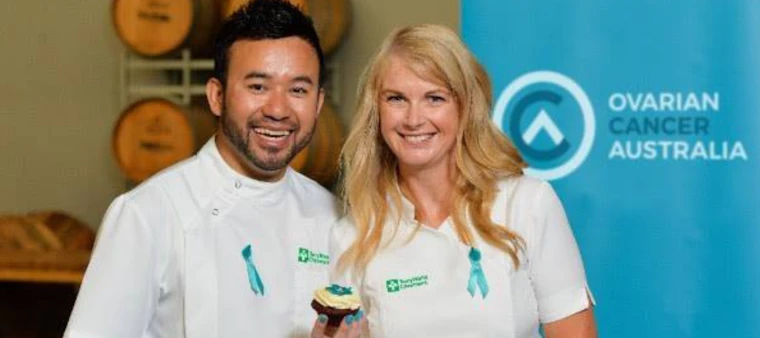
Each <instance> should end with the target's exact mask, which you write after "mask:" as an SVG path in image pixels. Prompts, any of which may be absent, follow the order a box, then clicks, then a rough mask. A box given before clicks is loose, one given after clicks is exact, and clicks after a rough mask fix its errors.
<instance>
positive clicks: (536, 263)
mask: <svg viewBox="0 0 760 338" xmlns="http://www.w3.org/2000/svg"><path fill="white" fill-rule="evenodd" d="M498 188H499V189H500V191H499V193H498V195H497V197H496V199H495V201H494V204H493V208H492V213H491V217H492V219H493V220H494V221H495V222H496V223H497V224H506V225H507V226H509V228H510V229H512V230H513V231H515V232H516V233H518V234H519V235H520V236H521V237H522V238H523V239H524V240H525V243H526V250H524V251H523V252H521V253H520V255H519V256H520V261H521V264H520V267H519V269H517V270H515V268H514V265H513V263H512V260H511V259H510V257H509V256H508V255H507V254H506V253H504V252H503V251H499V250H498V249H496V248H495V247H493V246H490V245H488V244H487V243H485V242H484V241H483V240H482V239H481V238H480V237H477V233H476V232H475V230H474V229H473V234H475V236H476V237H477V238H476V242H477V244H476V245H477V248H478V249H479V250H480V251H481V254H482V258H481V260H480V262H481V266H482V269H483V272H484V274H485V277H486V280H487V282H488V286H489V292H488V294H487V295H486V297H485V298H483V297H482V295H481V293H480V291H476V293H475V296H471V295H470V293H469V292H468V291H467V285H468V280H469V276H470V269H471V262H470V260H469V258H468V253H469V251H470V247H469V246H467V245H465V244H464V243H463V242H462V241H460V240H459V238H458V236H457V234H456V230H455V228H454V225H453V223H452V222H451V220H450V219H447V220H446V221H444V223H443V224H442V225H441V226H440V228H438V229H433V228H430V227H426V226H422V227H421V228H419V231H417V232H416V234H415V229H416V228H417V224H418V223H416V221H414V206H413V205H412V204H411V203H410V202H409V201H407V200H404V201H403V202H404V203H403V204H404V205H403V207H404V210H403V212H402V218H401V224H400V226H399V228H398V232H397V235H396V237H395V238H394V239H393V240H392V241H387V240H385V239H384V241H385V242H384V244H383V245H387V246H386V247H383V248H382V249H380V250H379V251H378V254H377V256H375V258H374V259H373V260H372V261H371V262H370V263H369V265H368V266H367V270H366V273H365V275H364V277H363V278H362V279H361V280H358V281H356V282H354V281H352V275H351V273H350V272H347V273H344V274H341V275H338V274H337V273H336V272H335V271H334V266H333V268H332V270H333V271H332V272H331V280H332V282H336V283H343V284H352V285H355V286H357V287H358V289H359V293H360V296H361V298H362V306H363V308H364V309H365V311H366V314H367V320H368V324H369V325H368V330H369V332H368V334H369V336H370V337H372V338H377V337H394V338H395V337H437V338H439V337H452V338H464V337H499V338H503V337H540V335H539V331H538V330H539V323H547V322H552V321H556V320H558V319H562V318H564V317H567V316H569V315H572V314H574V313H577V312H579V311H581V310H583V309H585V308H587V307H588V306H589V298H590V297H591V293H590V291H589V288H588V284H587V282H586V277H585V272H584V269H583V263H582V261H581V256H580V253H579V250H578V246H577V244H576V242H575V239H574V238H573V234H572V231H571V229H570V227H569V225H568V221H567V218H566V216H565V212H564V210H563V208H562V205H561V203H560V201H559V199H558V198H557V195H556V194H555V193H554V190H552V188H551V186H550V185H549V184H547V183H545V182H543V181H539V180H537V179H534V178H529V177H525V176H521V177H512V178H507V179H503V180H501V181H500V182H498ZM393 222H394V221H393V220H391V221H389V223H387V224H386V226H385V228H386V229H385V230H384V231H385V235H384V236H386V237H385V238H387V236H390V235H391V234H392V232H393V230H392V228H393V227H392V223H393ZM355 233H356V232H355V228H354V225H353V223H352V222H351V221H350V220H349V219H347V218H344V219H342V220H341V221H340V222H339V223H338V224H337V225H336V227H335V228H334V229H333V231H332V234H331V236H330V255H331V257H333V258H334V260H337V258H338V257H339V256H340V254H341V253H343V252H344V251H345V250H346V249H347V248H348V246H349V245H350V244H351V243H352V242H353V240H354V238H355V236H356V235H355ZM412 235H413V237H411V240H410V236H412ZM592 302H593V300H592Z"/></svg>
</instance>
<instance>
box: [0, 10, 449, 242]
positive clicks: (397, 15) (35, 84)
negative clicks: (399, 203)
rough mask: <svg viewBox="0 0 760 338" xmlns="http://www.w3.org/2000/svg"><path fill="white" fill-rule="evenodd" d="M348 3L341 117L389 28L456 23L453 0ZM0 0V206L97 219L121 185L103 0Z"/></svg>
mask: <svg viewBox="0 0 760 338" xmlns="http://www.w3.org/2000/svg"><path fill="white" fill-rule="evenodd" d="M350 1H351V3H352V7H353V23H352V27H351V29H350V31H349V33H348V34H347V36H346V37H345V40H344V41H343V43H342V45H341V46H340V47H339V48H338V50H337V51H336V53H335V54H334V55H333V56H332V60H333V61H334V62H337V63H338V64H339V65H340V73H339V78H340V93H339V95H338V97H339V98H340V103H339V110H340V112H341V114H342V115H343V117H344V120H345V121H348V120H350V116H351V109H352V107H353V101H354V95H355V90H356V83H357V80H358V77H359V74H360V73H361V71H362V69H363V67H364V64H365V63H366V62H367V60H368V59H369V57H370V56H371V55H372V53H373V52H374V50H375V49H376V48H377V46H378V45H379V44H380V41H382V39H383V38H384V37H385V35H386V34H388V33H389V32H390V31H391V30H392V29H393V28H394V27H396V26H398V25H405V24H412V23H426V22H429V23H440V24H445V25H448V26H450V27H452V28H454V29H457V30H458V29H459V0H412V1H410V0H404V1H402V0H350ZM1 3H2V4H0V27H2V28H0V30H1V31H2V33H0V50H2V51H3V52H2V54H0V77H1V78H2V80H0V121H2V123H0V156H1V157H2V159H0V213H25V212H28V211H32V210H51V209H57V210H63V211H66V212H68V213H70V214H72V215H74V216H76V217H79V218H81V219H82V220H84V221H85V222H87V223H89V224H90V225H92V226H93V227H97V226H98V225H99V223H100V219H101V217H102V215H103V213H104V212H105V209H106V208H107V207H108V204H109V203H110V202H111V200H112V199H113V198H114V197H116V196H117V195H118V194H119V193H121V192H123V191H124V189H125V187H126V181H125V179H124V178H123V176H122V175H121V173H120V172H119V170H118V168H117V167H116V164H115V161H114V159H113V156H112V154H111V143H110V142H111V130H112V128H113V125H114V123H115V122H116V120H117V118H118V115H119V113H120V110H121V106H120V103H119V77H118V76H119V58H120V56H121V53H122V45H121V43H120V42H119V40H118V39H117V37H116V35H115V33H114V31H113V28H112V26H111V19H110V6H111V1H107V0H98V1H10V0H6V1H2V2H1Z"/></svg>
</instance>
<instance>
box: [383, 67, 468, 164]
mask: <svg viewBox="0 0 760 338" xmlns="http://www.w3.org/2000/svg"><path fill="white" fill-rule="evenodd" d="M378 107H379V110H380V132H381V134H382V136H383V140H385V143H386V144H387V145H388V148H390V150H391V151H392V152H393V154H394V155H396V157H397V158H398V164H399V169H401V170H402V171H403V170H407V169H411V170H420V169H436V168H439V167H440V168H443V169H448V168H449V166H450V165H452V164H453V151H454V145H455V144H456V139H457V131H458V129H459V105H458V103H457V100H456V98H455V97H454V95H453V94H452V93H451V91H450V90H449V89H448V88H447V87H446V86H445V85H444V84H443V83H439V82H437V81H436V82H431V81H428V80H425V79H423V78H421V77H419V76H418V75H417V74H416V73H415V72H414V71H413V70H412V69H411V68H409V66H408V65H407V62H406V60H404V59H403V58H402V57H400V56H398V55H391V57H390V59H389V60H388V65H387V66H386V67H385V69H384V70H383V71H382V73H381V75H380V87H379V95H378Z"/></svg>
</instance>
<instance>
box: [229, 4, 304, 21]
mask: <svg viewBox="0 0 760 338" xmlns="http://www.w3.org/2000/svg"><path fill="white" fill-rule="evenodd" d="M249 1H250V0H220V2H221V3H220V4H221V7H222V9H221V10H220V11H219V12H220V13H221V14H222V17H223V18H226V17H228V16H230V15H232V13H234V12H235V11H236V10H238V9H239V8H240V7H242V6H243V5H245V4H247V3H248V2H249ZM288 2H290V3H292V4H294V5H296V6H298V8H300V9H301V11H303V12H306V13H308V8H307V7H306V6H307V3H306V0H288Z"/></svg>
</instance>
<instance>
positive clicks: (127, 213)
mask: <svg viewBox="0 0 760 338" xmlns="http://www.w3.org/2000/svg"><path fill="white" fill-rule="evenodd" d="M154 226H155V224H154ZM154 237H155V234H154V233H153V232H152V229H151V228H150V226H149V225H148V224H146V222H145V219H144V218H143V216H142V215H141V214H140V213H139V211H138V210H136V208H135V207H134V206H133V205H132V204H130V202H129V200H128V199H127V198H126V197H125V196H120V197H118V198H117V199H116V200H114V202H113V203H112V204H111V206H110V207H109V208H108V211H107V212H106V215H105V217H104V219H103V224H102V225H101V227H100V229H99V232H98V240H97V242H96V245H95V249H94V250H93V253H92V257H91V259H90V264H89V266H88V267H87V272H86V273H85V277H84V280H83V281H82V285H81V288H80V289H79V294H78V296H77V300H76V303H75V305H74V309H73V311H72V313H71V317H70V318H69V323H68V327H67V328H66V333H65V334H64V337H66V338H91V337H114V338H117V337H124V338H135V337H142V336H143V334H144V331H145V330H146V328H147V327H148V322H149V320H150V318H151V317H152V316H153V313H154V310H155V307H156V304H157V302H158V294H159V290H158V284H159V283H158V281H157V278H158V277H157V273H156V263H157V262H156V261H157V259H156V248H155V238H154Z"/></svg>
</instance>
